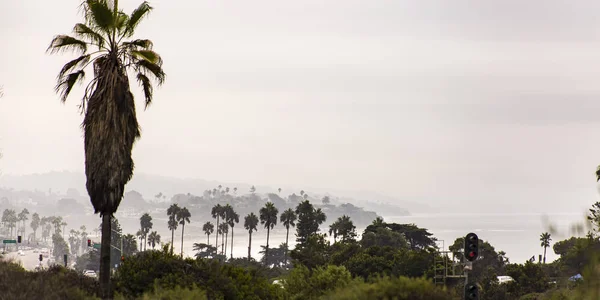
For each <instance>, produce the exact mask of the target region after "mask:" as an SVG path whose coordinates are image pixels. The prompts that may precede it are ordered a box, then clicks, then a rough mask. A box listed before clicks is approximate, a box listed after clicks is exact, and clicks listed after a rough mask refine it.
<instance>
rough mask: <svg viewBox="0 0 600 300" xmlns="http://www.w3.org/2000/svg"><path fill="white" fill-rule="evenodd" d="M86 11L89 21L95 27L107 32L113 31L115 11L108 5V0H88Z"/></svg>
mask: <svg viewBox="0 0 600 300" xmlns="http://www.w3.org/2000/svg"><path fill="white" fill-rule="evenodd" d="M85 3H86V11H87V14H86V15H87V16H88V22H89V23H90V24H93V27H98V28H99V29H101V30H102V31H104V32H106V33H110V32H112V30H111V28H112V27H113V26H114V24H115V23H114V20H113V12H112V10H111V9H110V7H109V6H108V2H107V1H103V0H86V1H85Z"/></svg>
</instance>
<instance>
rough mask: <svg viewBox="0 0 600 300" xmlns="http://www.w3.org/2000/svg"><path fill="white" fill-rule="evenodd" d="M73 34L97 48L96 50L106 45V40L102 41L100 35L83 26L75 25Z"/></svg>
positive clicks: (80, 24)
mask: <svg viewBox="0 0 600 300" xmlns="http://www.w3.org/2000/svg"><path fill="white" fill-rule="evenodd" d="M73 33H75V35H76V36H77V37H80V38H82V39H86V40H88V41H90V43H92V44H94V45H96V46H98V48H102V47H103V46H104V45H105V44H106V39H104V37H103V36H102V34H100V33H98V32H96V31H94V30H93V29H91V28H89V27H88V26H87V25H85V24H82V23H77V24H75V27H73Z"/></svg>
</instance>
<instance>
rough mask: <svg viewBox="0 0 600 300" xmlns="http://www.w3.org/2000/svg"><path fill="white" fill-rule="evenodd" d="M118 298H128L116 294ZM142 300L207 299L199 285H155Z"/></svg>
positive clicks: (119, 299)
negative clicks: (163, 286) (188, 287)
mask: <svg viewBox="0 0 600 300" xmlns="http://www.w3.org/2000/svg"><path fill="white" fill-rule="evenodd" d="M115 299H116V300H124V299H127V298H125V297H124V296H123V295H116V297H115ZM139 299H140V300H154V299H169V300H206V299H208V298H207V297H206V292H205V291H203V290H202V289H200V288H198V287H195V286H194V287H192V288H191V289H187V288H181V287H176V288H175V289H169V290H166V289H163V288H162V287H160V286H158V285H157V286H155V287H154V290H153V291H152V292H148V293H145V294H144V295H143V296H142V297H140V298H139Z"/></svg>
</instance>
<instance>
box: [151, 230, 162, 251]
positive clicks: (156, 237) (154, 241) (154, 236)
mask: <svg viewBox="0 0 600 300" xmlns="http://www.w3.org/2000/svg"><path fill="white" fill-rule="evenodd" d="M159 244H160V234H158V232H156V231H152V232H151V233H150V234H149V235H148V245H150V246H151V247H152V250H154V247H156V245H159Z"/></svg>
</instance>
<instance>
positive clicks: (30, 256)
mask: <svg viewBox="0 0 600 300" xmlns="http://www.w3.org/2000/svg"><path fill="white" fill-rule="evenodd" d="M23 254H24V255H19V254H18V253H17V252H10V253H6V254H5V257H6V259H8V260H14V261H15V262H17V263H20V264H21V265H22V266H23V268H24V269H25V270H29V271H33V270H35V268H36V267H37V266H39V265H40V261H39V257H40V254H39V253H33V250H26V251H23ZM49 259H50V257H44V260H43V261H42V265H43V266H44V267H48V260H49Z"/></svg>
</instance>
